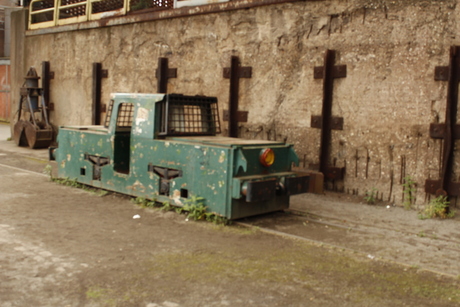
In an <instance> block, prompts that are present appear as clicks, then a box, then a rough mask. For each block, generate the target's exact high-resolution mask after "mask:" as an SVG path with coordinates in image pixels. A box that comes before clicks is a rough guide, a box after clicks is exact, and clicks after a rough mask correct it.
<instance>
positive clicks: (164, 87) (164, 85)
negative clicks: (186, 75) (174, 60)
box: [155, 58, 177, 94]
mask: <svg viewBox="0 0 460 307" xmlns="http://www.w3.org/2000/svg"><path fill="white" fill-rule="evenodd" d="M155 76H156V77H157V92H158V93H159V94H166V93H167V92H168V79H169V78H176V77H177V68H169V63H168V58H158V68H157V70H156V72H155Z"/></svg>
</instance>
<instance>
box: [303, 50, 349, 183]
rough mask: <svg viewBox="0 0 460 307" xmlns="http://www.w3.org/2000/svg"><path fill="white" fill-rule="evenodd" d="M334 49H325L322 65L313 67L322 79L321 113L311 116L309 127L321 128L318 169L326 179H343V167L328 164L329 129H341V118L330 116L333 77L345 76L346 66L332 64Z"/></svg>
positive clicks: (316, 74)
mask: <svg viewBox="0 0 460 307" xmlns="http://www.w3.org/2000/svg"><path fill="white" fill-rule="evenodd" d="M334 62H335V50H327V51H326V53H325V55H324V65H323V66H319V67H315V68H314V78H315V79H323V104H322V114H321V115H320V116H312V118H311V127H313V128H319V129H321V135H320V149H319V171H320V172H321V173H323V174H324V178H327V179H332V180H336V179H339V180H340V179H343V171H344V168H339V167H335V166H334V167H332V166H329V157H330V148H331V131H332V130H333V129H335V130H343V118H342V117H333V116H332V97H333V90H334V79H335V78H345V77H346V76H347V67H346V66H345V65H334Z"/></svg>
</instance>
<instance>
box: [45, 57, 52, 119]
mask: <svg viewBox="0 0 460 307" xmlns="http://www.w3.org/2000/svg"><path fill="white" fill-rule="evenodd" d="M52 79H54V71H51V70H50V62H47V61H43V62H42V89H43V97H44V99H45V106H46V114H47V115H48V118H49V115H50V114H49V111H54V103H51V102H50V81H51V80H52Z"/></svg>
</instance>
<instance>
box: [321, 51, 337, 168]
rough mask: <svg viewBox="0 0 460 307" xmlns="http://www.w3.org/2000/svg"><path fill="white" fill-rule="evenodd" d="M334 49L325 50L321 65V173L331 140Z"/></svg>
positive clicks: (326, 163) (325, 163) (326, 159)
mask: <svg viewBox="0 0 460 307" xmlns="http://www.w3.org/2000/svg"><path fill="white" fill-rule="evenodd" d="M334 60H335V51H334V50H327V51H326V54H325V55H324V66H323V108H322V112H321V113H322V119H323V120H322V125H321V140H320V151H319V171H320V172H321V173H323V174H326V172H327V165H328V159H329V154H330V142H331V129H330V127H331V121H330V120H331V116H332V92H333V82H334V79H333V78H332V68H333V67H334Z"/></svg>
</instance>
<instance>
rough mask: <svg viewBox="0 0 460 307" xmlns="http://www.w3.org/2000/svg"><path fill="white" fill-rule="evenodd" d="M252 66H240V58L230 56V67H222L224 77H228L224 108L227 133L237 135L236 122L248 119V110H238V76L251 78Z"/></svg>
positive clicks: (243, 121)
mask: <svg viewBox="0 0 460 307" xmlns="http://www.w3.org/2000/svg"><path fill="white" fill-rule="evenodd" d="M251 77H252V67H250V66H246V67H242V66H241V63H240V59H239V58H238V57H237V56H232V59H231V67H225V68H224V78H226V79H230V97H229V105H228V110H224V121H228V135H229V136H230V137H238V123H239V122H240V123H245V122H247V121H248V112H247V111H239V110H238V102H239V99H238V96H239V83H240V78H251Z"/></svg>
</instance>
